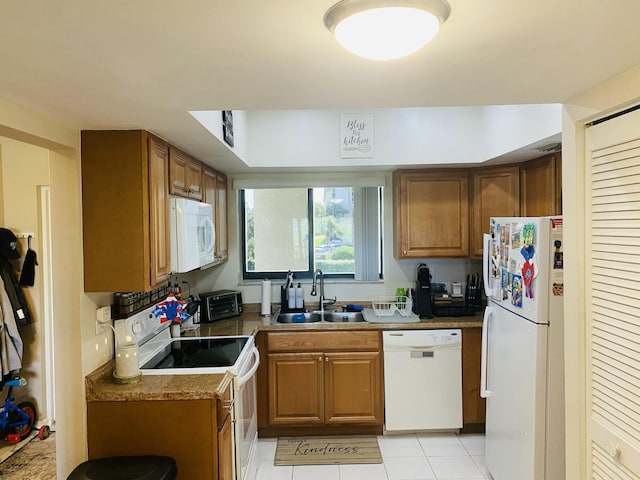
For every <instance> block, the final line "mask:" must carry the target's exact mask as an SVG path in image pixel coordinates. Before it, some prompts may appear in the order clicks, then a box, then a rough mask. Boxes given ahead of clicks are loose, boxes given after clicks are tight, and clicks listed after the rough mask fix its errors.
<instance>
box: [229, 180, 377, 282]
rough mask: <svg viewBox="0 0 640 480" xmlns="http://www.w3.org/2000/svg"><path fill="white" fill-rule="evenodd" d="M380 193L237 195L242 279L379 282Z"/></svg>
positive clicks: (334, 190)
mask: <svg viewBox="0 0 640 480" xmlns="http://www.w3.org/2000/svg"><path fill="white" fill-rule="evenodd" d="M381 200H382V188H381V187H322V188H320V187H318V188H278V189H275V188H265V189H243V190H240V201H241V202H240V203H241V214H242V226H243V231H242V239H243V277H244V278H245V279H252V278H255V279H262V278H276V279H277V278H283V277H284V275H285V274H286V272H287V271H288V270H291V271H293V272H295V273H296V277H297V278H307V277H311V276H312V275H313V272H314V271H315V270H316V269H318V268H319V269H321V270H322V271H323V273H324V274H325V276H327V277H337V278H353V279H357V280H378V279H380V278H381V277H382V259H381V253H382V239H381V232H382V224H381V218H382V211H381Z"/></svg>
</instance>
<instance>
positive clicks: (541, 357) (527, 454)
mask: <svg viewBox="0 0 640 480" xmlns="http://www.w3.org/2000/svg"><path fill="white" fill-rule="evenodd" d="M490 227H491V230H490V231H491V234H489V235H485V244H484V259H483V269H484V273H483V278H484V288H485V294H486V296H487V307H486V310H485V314H484V321H483V329H482V365H481V368H482V370H481V385H480V391H481V395H482V396H483V397H484V398H486V400H487V416H486V436H485V446H486V464H487V469H488V470H489V472H490V473H491V475H492V477H493V479H494V480H515V479H517V480H564V478H565V474H564V355H563V330H562V329H563V321H562V319H563V311H562V308H563V296H562V295H563V269H562V267H563V250H562V248H563V247H562V217H536V218H533V217H530V218H524V217H523V218H492V219H491V224H490Z"/></svg>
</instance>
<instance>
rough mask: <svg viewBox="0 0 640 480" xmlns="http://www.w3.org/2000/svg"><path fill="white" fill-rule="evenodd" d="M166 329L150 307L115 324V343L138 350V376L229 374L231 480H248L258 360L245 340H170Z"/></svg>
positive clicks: (236, 337)
mask: <svg viewBox="0 0 640 480" xmlns="http://www.w3.org/2000/svg"><path fill="white" fill-rule="evenodd" d="M170 323H171V322H165V323H160V320H159V319H157V318H156V317H155V316H154V315H153V307H150V308H148V309H146V310H144V311H142V312H139V313H137V314H135V315H132V316H131V317H129V318H126V319H123V320H116V321H115V322H114V328H115V331H116V337H117V341H118V342H121V343H125V342H126V343H131V342H134V343H136V344H137V345H138V364H139V368H140V371H141V372H142V374H143V375H193V374H214V373H226V372H231V373H232V374H233V375H234V378H233V401H232V409H231V412H232V415H233V417H232V418H233V420H234V424H235V428H234V444H235V449H234V453H235V466H236V468H235V478H236V480H253V479H254V478H255V475H256V470H257V464H256V461H255V460H256V455H255V447H256V443H257V432H258V428H257V427H258V417H257V406H256V378H255V374H256V371H257V369H258V366H259V365H260V354H259V352H258V349H257V348H256V347H255V342H254V339H253V337H252V336H251V335H234V336H209V337H179V338H172V337H171V334H170V328H169V327H170Z"/></svg>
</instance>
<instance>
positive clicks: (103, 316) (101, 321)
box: [96, 306, 111, 335]
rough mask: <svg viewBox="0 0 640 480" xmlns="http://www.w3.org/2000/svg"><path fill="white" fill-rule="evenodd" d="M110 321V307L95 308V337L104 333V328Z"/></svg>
mask: <svg viewBox="0 0 640 480" xmlns="http://www.w3.org/2000/svg"><path fill="white" fill-rule="evenodd" d="M110 321H111V307H109V306H107V307H98V308H96V335H101V334H103V333H104V326H105V325H106V324H107V323H109V322H110Z"/></svg>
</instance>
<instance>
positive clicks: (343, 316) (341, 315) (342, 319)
mask: <svg viewBox="0 0 640 480" xmlns="http://www.w3.org/2000/svg"><path fill="white" fill-rule="evenodd" d="M319 315H321V314H319ZM322 317H323V320H324V321H325V322H333V323H351V322H364V317H363V316H362V313H361V312H338V311H335V312H324V315H322Z"/></svg>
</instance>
